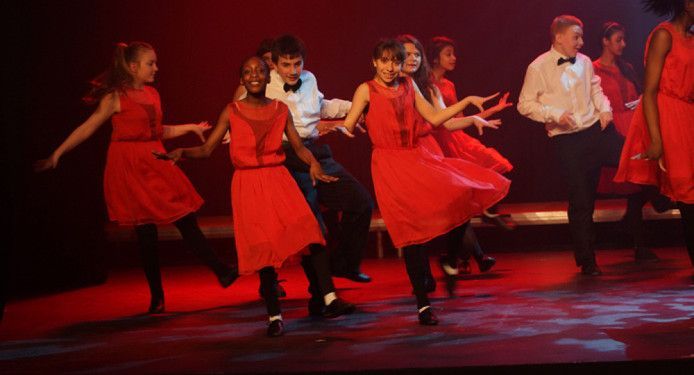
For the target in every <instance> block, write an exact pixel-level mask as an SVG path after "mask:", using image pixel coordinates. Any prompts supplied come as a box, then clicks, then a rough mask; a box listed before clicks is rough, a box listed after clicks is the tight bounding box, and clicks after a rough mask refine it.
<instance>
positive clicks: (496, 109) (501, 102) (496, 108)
mask: <svg viewBox="0 0 694 375" xmlns="http://www.w3.org/2000/svg"><path fill="white" fill-rule="evenodd" d="M508 96H509V92H508V91H506V92H505V93H504V95H502V96H501V98H500V99H499V103H497V104H496V105H495V106H494V107H492V108H490V110H491V111H492V113H496V112H499V111H501V110H503V109H505V108H508V107H510V106H512V105H513V103H512V102H509V101H508Z"/></svg>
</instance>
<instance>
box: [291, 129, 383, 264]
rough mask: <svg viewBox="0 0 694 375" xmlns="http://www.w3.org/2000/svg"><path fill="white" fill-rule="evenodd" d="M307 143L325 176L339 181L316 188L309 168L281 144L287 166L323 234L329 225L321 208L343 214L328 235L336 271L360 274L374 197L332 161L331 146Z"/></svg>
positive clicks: (318, 182)
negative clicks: (372, 198)
mask: <svg viewBox="0 0 694 375" xmlns="http://www.w3.org/2000/svg"><path fill="white" fill-rule="evenodd" d="M304 144H305V146H306V148H308V149H309V150H310V151H311V153H312V154H313V156H314V157H315V158H316V160H318V162H320V164H321V167H322V168H323V170H324V171H325V173H327V174H329V175H331V176H335V177H338V178H339V180H337V181H335V182H330V183H324V182H320V181H316V186H313V184H312V182H311V176H310V174H309V166H308V165H306V164H305V163H304V162H303V161H301V159H299V157H298V156H297V155H296V153H295V152H294V149H292V147H291V146H290V145H289V144H288V143H287V142H284V143H283V145H282V146H283V148H284V152H285V154H286V156H287V159H286V161H285V166H286V167H287V169H288V170H289V172H290V173H291V175H292V177H294V180H296V183H297V184H298V185H299V188H300V189H301V192H302V193H303V194H304V197H306V201H307V202H308V205H309V206H310V207H311V210H312V211H313V213H314V215H315V216H316V219H318V222H319V224H320V225H321V228H322V229H323V233H324V234H325V233H326V223H325V220H324V219H323V215H322V214H321V212H320V205H323V206H325V207H327V208H328V209H329V210H331V211H333V212H338V211H339V212H340V213H341V215H340V216H341V219H339V220H338V221H337V223H336V225H334V226H332V227H331V229H334V230H331V231H330V233H328V236H329V238H328V242H329V243H331V244H333V243H334V244H335V245H334V247H333V248H332V249H331V254H330V264H331V268H332V270H333V272H338V273H344V272H359V266H360V264H361V258H362V251H363V249H364V247H365V246H366V241H367V239H368V235H369V226H370V224H371V212H372V210H373V202H372V200H371V196H370V194H369V192H368V191H367V190H366V188H365V187H364V186H363V185H362V184H361V183H359V181H357V180H356V179H355V178H354V177H353V176H352V175H351V174H349V172H347V170H345V168H344V167H343V166H342V165H340V164H339V163H337V162H336V161H335V160H334V159H333V156H332V152H331V151H330V147H328V145H321V144H317V143H314V142H311V141H305V143H304ZM331 216H335V217H337V216H338V215H331ZM328 236H326V237H328Z"/></svg>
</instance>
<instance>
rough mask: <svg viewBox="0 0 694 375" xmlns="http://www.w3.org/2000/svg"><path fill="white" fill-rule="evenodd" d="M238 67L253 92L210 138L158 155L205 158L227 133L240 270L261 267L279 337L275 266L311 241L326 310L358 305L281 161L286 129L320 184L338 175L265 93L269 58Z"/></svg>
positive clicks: (312, 269)
mask: <svg viewBox="0 0 694 375" xmlns="http://www.w3.org/2000/svg"><path fill="white" fill-rule="evenodd" d="M240 73H241V80H240V83H241V85H243V86H244V88H245V90H246V92H247V95H246V97H245V98H244V99H241V100H239V101H233V102H231V103H229V104H228V105H227V106H226V107H225V108H224V110H223V111H222V113H221V115H220V116H219V120H218V121H217V125H216V126H215V128H214V129H213V130H212V133H211V134H210V137H209V138H208V139H207V142H205V144H203V145H202V146H199V147H192V148H185V149H176V150H174V151H171V152H170V153H168V154H163V153H157V154H156V155H157V157H159V158H162V159H168V160H173V161H174V162H176V161H178V160H180V159H181V158H182V157H183V158H194V159H197V158H206V157H209V156H210V154H211V153H212V151H213V150H214V149H215V147H217V145H219V143H220V142H221V141H222V138H223V137H224V134H225V133H226V132H227V131H229V134H230V139H231V142H230V145H229V152H230V154H231V161H232V163H233V165H234V175H233V178H232V182H231V206H232V210H233V217H234V238H235V241H236V252H237V254H238V259H239V273H240V274H242V275H245V274H252V273H255V272H258V275H259V277H260V291H261V295H262V296H263V298H264V300H265V304H266V307H267V312H268V315H269V326H268V329H267V335H268V336H270V337H275V336H281V335H282V334H283V333H284V324H283V322H282V315H281V311H280V303H279V299H278V294H277V273H276V272H275V268H279V267H281V266H282V264H283V262H284V261H285V260H286V259H287V258H288V257H290V256H292V255H294V254H296V253H299V252H300V251H302V250H303V249H304V248H306V247H307V246H308V247H309V254H305V255H304V256H303V257H302V266H303V267H304V271H305V273H306V276H307V278H308V279H309V283H310V284H311V285H310V286H309V290H317V291H316V292H315V294H317V293H320V297H321V298H322V301H321V302H324V303H325V306H326V309H325V312H324V313H323V316H325V317H326V318H335V317H337V316H340V315H342V314H349V313H351V312H352V311H354V305H353V304H351V303H348V302H345V301H344V300H342V299H339V298H337V296H336V294H335V287H334V285H333V283H332V279H331V276H330V269H329V263H328V257H327V252H326V249H325V246H324V245H325V240H324V238H323V235H322V232H321V229H320V227H319V224H318V221H317V220H316V218H315V216H314V215H313V214H312V213H311V210H310V208H309V206H308V204H307V203H306V199H305V198H304V196H303V194H301V191H300V190H299V187H298V186H297V184H296V182H295V181H294V179H293V178H292V177H291V175H290V174H289V171H287V169H286V168H285V167H284V165H283V163H284V159H285V155H284V152H283V151H282V135H283V134H286V136H287V139H288V141H289V143H290V144H291V146H292V147H293V148H294V150H295V151H296V154H297V155H298V156H299V157H300V158H301V160H302V161H304V162H305V163H306V164H308V165H309V166H310V175H311V178H312V179H313V181H314V183H315V182H316V181H322V182H328V183H329V182H333V181H336V180H337V178H335V177H332V176H328V175H326V174H325V173H324V172H323V170H322V168H321V166H320V163H318V161H317V160H316V159H315V158H314V157H313V154H311V152H310V151H309V150H308V149H307V148H306V147H304V145H303V143H302V142H301V138H300V137H299V134H298V133H297V131H296V129H295V128H294V123H293V122H292V117H291V114H290V112H289V109H288V107H287V106H286V105H285V104H284V103H282V102H280V101H278V100H271V99H268V98H266V97H265V88H266V86H267V84H268V82H269V81H270V74H269V73H270V70H269V68H268V66H267V64H266V63H265V62H264V61H263V60H262V59H261V58H260V57H257V56H254V57H251V58H249V59H247V60H246V61H245V62H244V63H243V65H242V66H241V72H240ZM318 291H319V292H318ZM314 297H315V296H314Z"/></svg>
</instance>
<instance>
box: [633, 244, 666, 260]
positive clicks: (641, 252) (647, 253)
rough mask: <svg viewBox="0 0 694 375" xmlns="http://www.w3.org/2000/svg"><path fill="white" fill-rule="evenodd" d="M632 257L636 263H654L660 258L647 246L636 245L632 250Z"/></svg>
mask: <svg viewBox="0 0 694 375" xmlns="http://www.w3.org/2000/svg"><path fill="white" fill-rule="evenodd" d="M634 259H635V260H636V262H637V263H656V262H659V261H660V258H658V256H657V255H655V253H654V252H652V251H651V250H650V249H649V248H647V247H637V248H636V249H635V250H634Z"/></svg>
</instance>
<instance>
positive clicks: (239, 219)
mask: <svg viewBox="0 0 694 375" xmlns="http://www.w3.org/2000/svg"><path fill="white" fill-rule="evenodd" d="M288 113H289V110H288V108H287V106H286V105H285V104H284V103H281V102H279V101H277V100H273V101H272V102H271V103H270V104H268V105H266V106H264V107H254V106H250V105H248V104H246V103H244V102H239V101H236V102H233V103H231V104H229V122H230V136H231V143H230V144H229V152H230V155H231V162H232V163H233V165H234V175H233V177H232V180H231V207H232V211H233V217H234V238H235V241H236V252H237V254H238V259H239V273H241V274H249V273H253V272H255V271H258V270H260V269H261V268H264V267H268V266H271V267H280V266H282V263H283V262H284V261H285V260H286V259H287V258H288V257H290V256H291V255H294V254H296V253H298V252H299V251H301V250H302V249H303V248H305V247H306V246H308V245H309V244H312V243H320V244H325V240H324V239H323V235H322V233H321V230H320V227H319V226H318V222H317V221H316V218H315V217H314V216H313V213H312V212H311V210H310V209H309V207H308V204H307V203H306V199H305V198H304V196H303V194H301V191H300V190H299V187H298V186H297V184H296V182H295V181H294V179H293V178H292V176H291V175H290V174H289V172H288V171H287V169H286V168H285V167H284V165H283V163H284V158H285V156H284V152H283V151H282V134H284V129H285V126H286V123H287V116H288Z"/></svg>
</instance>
